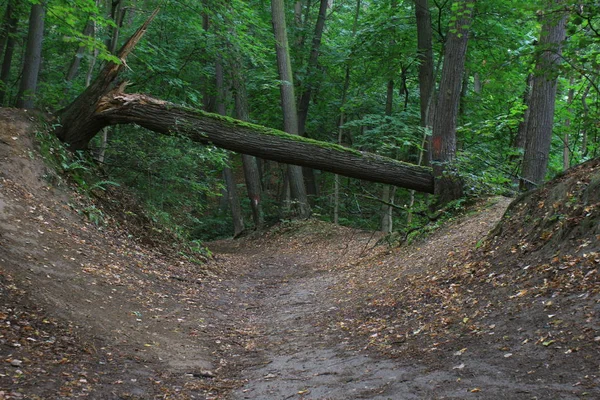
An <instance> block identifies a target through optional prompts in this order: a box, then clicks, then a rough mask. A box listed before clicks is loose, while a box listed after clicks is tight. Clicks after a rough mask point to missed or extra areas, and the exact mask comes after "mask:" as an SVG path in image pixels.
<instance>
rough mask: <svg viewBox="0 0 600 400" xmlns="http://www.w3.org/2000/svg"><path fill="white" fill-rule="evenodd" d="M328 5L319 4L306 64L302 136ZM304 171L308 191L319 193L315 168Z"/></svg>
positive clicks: (300, 110) (300, 120)
mask: <svg viewBox="0 0 600 400" xmlns="http://www.w3.org/2000/svg"><path fill="white" fill-rule="evenodd" d="M328 6H329V0H321V2H320V5H319V15H318V16H317V22H316V24H315V31H314V34H313V39H312V43H311V48H310V55H309V57H308V64H307V66H306V78H305V81H304V82H303V85H302V93H301V95H300V101H299V102H298V134H299V135H300V136H306V119H307V117H308V108H309V106H310V100H311V97H312V95H313V92H314V89H316V88H317V86H318V80H317V70H318V67H319V65H318V61H319V49H320V47H321V40H322V38H323V30H324V29H325V20H326V19H327V8H328ZM303 173H304V180H305V182H306V189H307V191H308V193H310V194H311V195H313V196H316V195H318V194H319V193H318V190H317V187H318V186H317V182H316V177H315V173H314V170H313V169H310V168H304V169H303Z"/></svg>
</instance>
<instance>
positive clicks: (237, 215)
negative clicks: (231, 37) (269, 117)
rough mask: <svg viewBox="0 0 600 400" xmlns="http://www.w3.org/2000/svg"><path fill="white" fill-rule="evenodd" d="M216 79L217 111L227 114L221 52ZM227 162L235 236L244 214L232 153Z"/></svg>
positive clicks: (227, 181)
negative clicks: (233, 169) (232, 166)
mask: <svg viewBox="0 0 600 400" xmlns="http://www.w3.org/2000/svg"><path fill="white" fill-rule="evenodd" d="M215 80H216V89H217V113H218V114H219V115H223V116H224V115H226V114H227V108H226V104H225V100H226V97H227V93H226V91H225V76H224V74H223V63H222V62H221V56H220V55H219V54H217V61H216V63H215ZM227 162H228V165H227V166H226V167H225V168H224V169H223V178H224V180H225V187H226V188H227V202H228V204H229V209H230V210H231V218H232V219H233V237H234V238H235V237H238V236H239V235H241V234H242V232H243V231H244V229H245V226H244V216H243V214H242V207H241V205H240V197H239V196H238V192H237V187H236V184H235V179H234V177H233V171H232V170H231V167H230V166H229V164H230V163H231V155H228V156H227Z"/></svg>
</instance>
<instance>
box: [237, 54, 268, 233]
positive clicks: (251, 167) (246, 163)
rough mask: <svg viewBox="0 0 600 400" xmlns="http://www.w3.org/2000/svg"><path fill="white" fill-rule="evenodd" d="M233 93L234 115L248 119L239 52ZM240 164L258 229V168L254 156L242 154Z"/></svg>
mask: <svg viewBox="0 0 600 400" xmlns="http://www.w3.org/2000/svg"><path fill="white" fill-rule="evenodd" d="M232 77H233V78H232V79H233V92H234V93H233V95H234V98H235V117H236V118H237V119H239V120H240V121H248V119H249V116H248V96H247V92H246V86H245V84H244V82H243V80H242V77H241V62H240V60H239V52H237V51H236V52H235V54H234V56H233V63H232ZM242 166H243V168H244V179H245V181H246V192H247V193H248V198H249V200H250V208H251V209H252V220H253V221H254V226H255V227H256V228H257V229H260V228H261V227H262V226H263V224H264V222H265V220H264V214H263V208H262V197H263V194H262V186H261V183H260V170H259V168H258V160H257V159H256V157H253V156H249V155H247V154H242Z"/></svg>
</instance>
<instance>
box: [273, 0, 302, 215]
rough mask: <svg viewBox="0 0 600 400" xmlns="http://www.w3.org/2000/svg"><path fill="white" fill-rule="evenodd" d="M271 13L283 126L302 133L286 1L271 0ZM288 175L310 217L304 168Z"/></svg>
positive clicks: (290, 170) (295, 195) (294, 167)
mask: <svg viewBox="0 0 600 400" xmlns="http://www.w3.org/2000/svg"><path fill="white" fill-rule="evenodd" d="M271 13H272V22H273V32H274V33H275V52H276V55H277V69H278V70H279V80H280V81H281V82H280V85H279V87H280V92H281V107H282V108H283V126H284V131H286V132H287V133H290V134H293V135H297V134H298V113H297V110H296V98H295V95H294V77H293V75H292V63H291V61H290V52H289V46H288V38H287V29H286V23H285V10H284V3H283V0H271ZM288 177H289V183H290V189H291V193H292V197H293V198H294V200H295V201H297V205H298V207H297V208H298V214H299V217H300V218H308V217H309V216H310V206H309V205H308V196H307V194H306V187H305V186H304V174H303V173H302V168H300V167H299V166H297V165H290V166H289V167H288Z"/></svg>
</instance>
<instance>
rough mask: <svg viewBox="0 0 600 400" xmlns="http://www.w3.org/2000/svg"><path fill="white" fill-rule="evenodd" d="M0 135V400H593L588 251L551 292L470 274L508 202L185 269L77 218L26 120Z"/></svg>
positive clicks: (302, 233) (480, 271) (597, 299)
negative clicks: (411, 226)
mask: <svg viewBox="0 0 600 400" xmlns="http://www.w3.org/2000/svg"><path fill="white" fill-rule="evenodd" d="M0 126H4V129H0V163H1V164H2V170H1V171H0V399H1V400H4V399H7V400H8V399H10V400H12V399H24V398H27V399H70V398H90V399H109V400H113V399H138V400H145V399H159V398H160V399H172V400H173V399H177V400H187V399H207V400H208V399H210V400H216V399H230V400H238V399H257V400H263V399H264V400H271V399H273V400H282V399H321V400H325V399H332V400H342V399H448V398H454V399H524V400H525V399H534V398H537V399H555V398H556V399H559V398H560V399H579V398H600V390H599V389H598V388H599V387H600V377H599V376H600V374H599V373H598V364H597V360H598V359H599V358H598V356H599V355H600V346H598V343H600V337H599V336H598V333H597V332H600V330H599V329H600V328H599V325H598V320H599V319H598V315H599V314H598V304H600V295H599V294H598V291H597V287H598V286H597V285H594V284H593V283H594V282H595V281H594V280H592V278H593V277H594V276H595V275H594V274H595V273H596V272H597V266H598V265H599V264H600V257H598V258H597V259H596V257H597V254H599V253H596V252H591V250H592V247H593V246H592V245H591V244H585V246H587V247H585V249H587V250H588V251H590V252H589V253H588V256H587V259H586V260H587V261H585V260H583V259H571V260H569V262H570V264H567V265H569V268H567V267H566V265H560V266H559V267H560V268H558V271H566V272H567V273H569V274H570V275H568V276H572V277H573V278H572V279H571V280H568V281H566V284H565V283H564V282H562V281H559V283H557V284H556V286H555V287H550V286H548V287H549V288H550V289H551V291H549V292H548V293H546V292H541V291H540V290H541V289H542V288H541V287H533V286H531V285H529V286H525V287H524V288H523V287H522V286H515V285H518V284H519V282H518V281H515V280H514V279H513V280H506V279H507V274H508V273H512V272H514V271H517V273H518V277H521V276H524V274H525V273H528V271H532V270H533V269H534V267H532V268H531V269H530V268H529V265H526V264H524V265H518V264H517V265H512V264H511V265H509V266H508V267H507V268H504V269H501V270H492V269H489V268H491V267H492V266H491V265H487V264H485V263H483V264H482V263H479V264H477V263H476V260H474V259H468V257H470V256H469V255H468V251H469V250H470V249H473V248H474V247H475V246H476V245H477V244H479V243H480V241H481V239H482V238H483V237H484V236H485V235H486V233H487V232H488V231H489V230H490V229H491V228H492V227H493V226H494V224H495V223H496V221H498V220H499V218H500V216H501V215H502V213H503V212H504V210H505V209H506V207H507V205H508V203H509V201H510V200H509V199H503V198H497V199H493V200H492V201H490V202H482V203H481V204H480V205H479V207H477V208H476V209H474V210H472V213H471V214H469V215H466V216H463V217H461V218H458V219H456V220H454V221H452V223H448V224H446V225H445V226H444V227H442V228H441V229H438V230H437V231H436V232H435V233H434V234H432V235H430V236H429V237H428V238H427V239H426V240H423V241H421V242H417V243H414V244H413V245H410V246H402V247H394V248H390V247H388V246H376V245H375V244H376V243H377V241H378V239H380V235H379V234H378V233H373V232H361V231H356V230H352V229H349V228H344V227H339V226H334V225H331V224H327V223H324V222H319V221H303V222H287V223H282V224H280V225H278V226H276V227H273V228H272V229H271V230H269V231H268V232H263V233H261V234H259V235H258V234H257V235H253V236H251V237H246V238H243V239H240V240H225V241H219V242H214V243H212V244H211V245H210V246H211V249H212V250H213V252H214V253H215V255H216V257H215V259H214V260H213V261H211V262H210V263H208V264H203V265H200V264H197V263H193V262H190V260H188V259H186V258H184V257H181V256H179V255H177V254H174V252H173V251H172V249H171V248H167V249H166V250H165V248H162V247H158V248H157V246H155V245H148V244H147V243H144V242H143V241H142V240H140V238H138V237H136V235H134V234H131V232H129V231H125V230H123V229H121V227H119V226H118V225H119V224H118V223H117V222H116V221H115V220H112V219H110V218H109V216H108V215H106V218H107V220H106V221H105V223H104V224H100V225H96V224H93V223H91V222H90V221H89V220H88V219H86V218H85V217H84V216H82V215H81V214H84V213H83V212H82V211H84V208H85V207H86V205H85V204H81V203H80V202H79V200H80V199H78V198H77V197H78V196H77V195H76V194H74V193H70V192H69V191H67V190H66V187H65V186H66V185H65V184H64V183H61V180H60V179H58V178H57V177H54V178H53V175H52V172H51V171H49V170H48V168H47V167H46V166H45V165H44V163H43V162H42V160H41V159H40V157H39V155H36V154H35V152H32V151H31V149H32V148H34V146H33V144H32V140H31V134H30V131H31V126H30V119H29V116H28V115H27V113H25V112H14V111H11V110H6V109H2V110H0ZM73 196H74V197H75V198H73ZM599 204H600V203H599ZM88 206H90V207H92V208H93V207H95V205H93V204H91V205H90V204H88ZM537 208H539V207H538V206H537V205H536V209H537ZM586 210H587V208H586ZM78 214H80V215H78ZM107 214H108V213H107ZM519 225H520V222H519ZM590 243H592V242H590ZM582 246H583V245H582ZM582 248H584V247H582ZM491 251H492V252H493V251H494V249H491ZM511 254H512V253H511ZM506 258H507V260H504V259H501V260H498V261H499V263H500V264H502V263H503V262H505V261H507V262H509V263H511V262H512V258H511V257H506ZM448 260H454V261H451V262H450V264H452V265H448ZM557 260H558V258H557ZM575 260H576V261H577V262H575ZM584 261H585V262H587V264H584ZM534 262H538V261H535V260H534ZM553 262H554V261H553ZM557 262H558V261H557ZM538 263H539V262H538ZM575 265H577V266H578V267H577V268H578V269H575V267H574V266H575ZM540 267H543V268H544V270H543V271H541V272H542V273H543V274H544V275H540V276H541V277H542V278H543V281H542V282H544V287H545V286H546V284H545V282H546V281H549V282H550V281H551V279H553V277H556V276H558V277H560V276H562V275H559V274H558V273H557V272H556V271H553V270H551V269H550V268H547V267H548V266H547V265H546V266H544V265H540ZM584 267H585V268H584ZM488 269H489V270H488ZM499 271H500V272H501V273H499ZM575 272H576V273H577V274H575ZM550 274H552V275H550ZM578 274H579V275H578ZM478 275H482V276H483V278H484V283H485V285H482V284H479V286H477V287H478V288H479V289H478V290H479V292H474V291H473V290H471V289H475V286H473V285H475V284H477V282H478V281H477V280H475V277H477V276H478ZM488 278H489V280H490V284H488V283H486V282H485V279H488ZM539 281H540V280H539V279H538V280H537V282H539ZM585 281H589V282H590V284H589V285H588V286H581V288H580V286H577V285H579V284H580V283H582V282H585ZM523 282H524V283H525V284H528V282H530V281H529V280H525V279H524V280H523ZM531 282H536V281H535V280H532V281H531ZM561 282H562V283H561ZM567 284H569V285H571V287H572V289H571V291H570V292H565V295H562V294H561V290H565V288H567V286H568V285H567ZM575 284H577V285H575ZM561 285H562V286H561ZM491 287H492V288H493V290H491V291H490V290H489V288H491ZM536 291H538V292H539V295H535V296H531V297H528V296H526V295H525V294H527V293H529V292H531V293H536ZM487 292H490V293H487ZM541 296H545V297H541ZM562 297H564V300H563V299H561V298H562ZM586 299H587V300H586ZM478 304H479V305H481V304H483V305H484V308H483V309H482V308H481V307H479V306H478ZM508 306H511V308H507V307H508ZM561 307H563V308H561ZM506 310H509V311H508V313H510V314H507V311H506ZM477 312H479V313H480V314H479V315H476V313H477ZM570 316H572V320H570V319H569V318H570Z"/></svg>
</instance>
